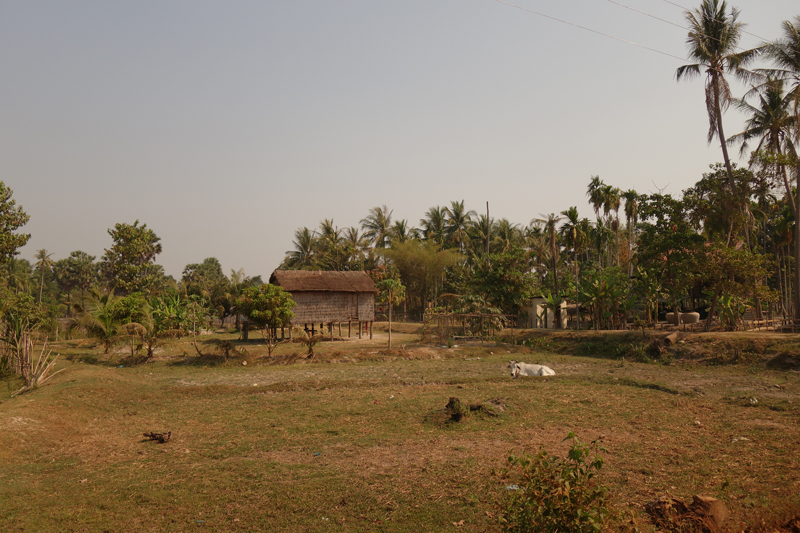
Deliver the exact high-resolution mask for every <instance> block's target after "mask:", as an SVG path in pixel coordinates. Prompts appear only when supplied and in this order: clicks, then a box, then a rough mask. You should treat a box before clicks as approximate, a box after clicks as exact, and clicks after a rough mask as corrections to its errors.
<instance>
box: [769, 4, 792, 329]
mask: <svg viewBox="0 0 800 533" xmlns="http://www.w3.org/2000/svg"><path fill="white" fill-rule="evenodd" d="M782 27H783V36H782V37H781V38H780V39H777V40H775V41H773V42H771V43H769V44H767V46H766V55H767V57H769V58H770V59H771V60H772V62H773V63H775V65H776V66H777V67H778V68H777V69H774V70H772V71H771V72H770V73H771V74H772V75H774V76H776V77H778V78H780V79H782V80H785V81H788V82H789V85H790V86H789V87H787V95H786V98H787V99H788V101H790V102H791V103H792V110H791V114H792V115H793V116H794V124H793V127H792V129H793V132H794V136H793V138H792V139H791V140H792V142H793V143H794V146H795V149H796V152H795V157H794V163H795V179H796V180H797V181H796V182H795V187H794V188H790V187H789V184H788V183H787V184H785V186H786V194H787V196H788V197H789V198H790V200H791V207H792V212H793V213H794V219H795V221H799V220H800V156H798V154H797V150H800V16H797V17H795V19H794V22H792V21H790V20H787V21H784V22H783V25H782ZM792 189H794V194H792ZM792 248H793V250H792V251H793V255H794V264H795V269H794V284H793V285H794V286H793V293H792V296H793V297H792V300H793V302H794V313H795V314H794V317H795V319H800V224H798V223H795V225H794V237H793V239H792Z"/></svg>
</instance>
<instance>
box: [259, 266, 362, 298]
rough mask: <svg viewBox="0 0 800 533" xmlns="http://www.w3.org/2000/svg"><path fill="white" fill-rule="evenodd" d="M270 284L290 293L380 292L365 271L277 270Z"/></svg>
mask: <svg viewBox="0 0 800 533" xmlns="http://www.w3.org/2000/svg"><path fill="white" fill-rule="evenodd" d="M269 282H270V283H272V284H274V285H278V286H279V287H281V288H283V289H284V290H286V291H289V292H372V293H374V292H378V291H377V290H376V289H375V283H374V282H373V281H372V278H370V277H369V276H368V275H367V273H366V272H363V271H359V272H331V271H322V270H276V271H275V272H273V273H272V275H271V276H270V277H269Z"/></svg>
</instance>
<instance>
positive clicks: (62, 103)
mask: <svg viewBox="0 0 800 533" xmlns="http://www.w3.org/2000/svg"><path fill="white" fill-rule="evenodd" d="M513 3H515V4H517V5H519V6H522V7H525V8H527V9H530V10H534V11H539V12H541V13H544V14H547V15H550V16H553V17H557V18H561V19H564V20H567V21H569V22H571V23H574V24H578V25H582V26H586V27H589V28H591V29H593V30H596V31H598V32H602V33H606V34H609V35H613V36H616V37H619V38H622V39H626V40H629V41H634V42H636V43H639V44H641V45H644V46H647V47H650V48H653V49H656V50H659V51H661V52H664V53H666V54H671V55H674V56H678V57H682V58H683V57H686V48H685V39H686V30H685V29H682V28H679V27H676V26H673V25H670V24H668V23H666V22H663V21H660V20H656V19H654V18H650V17H648V16H646V15H643V14H640V13H637V12H634V11H632V10H629V9H625V8H623V7H620V6H619V5H616V4H615V3H613V2H610V1H608V0H560V1H556V0H515V1H513ZM622 3H624V4H626V5H627V6H630V7H633V8H635V9H638V10H640V11H644V12H646V13H649V14H651V15H654V16H657V17H660V18H663V19H666V20H668V21H670V22H673V23H674V24H677V25H680V26H683V25H685V22H684V18H683V9H682V8H681V7H678V6H676V5H674V4H672V3H671V2H667V1H664V0H624V1H623V2H622ZM677 3H678V4H680V5H682V6H685V7H690V8H695V7H697V5H699V2H695V3H691V4H689V3H688V2H687V0H681V1H679V2H677ZM733 5H735V6H737V7H738V8H739V9H740V10H741V17H740V20H742V21H744V22H746V23H747V24H748V27H747V31H749V32H750V33H752V34H754V35H755V36H753V35H745V36H744V38H743V40H742V43H741V45H742V47H752V46H755V45H757V44H758V43H759V42H760V39H759V37H760V38H764V39H774V38H776V37H778V36H779V34H780V24H781V22H782V21H784V20H788V19H791V18H793V17H795V16H796V15H800V4H798V2H797V0H740V1H737V2H734V3H733ZM756 36H757V37H756ZM685 63H688V61H687V60H679V59H676V58H673V57H669V56H667V55H662V54H659V53H656V52H653V51H649V50H645V49H643V48H638V47H636V46H633V45H630V44H626V43H623V42H620V41H617V40H613V39H610V38H608V37H604V36H601V35H598V34H596V33H591V32H588V31H585V30H583V29H579V28H576V27H574V26H569V25H566V24H563V23H560V22H557V21H554V20H551V19H548V18H544V17H542V16H539V15H536V14H533V13H530V12H528V11H524V10H522V9H519V8H515V7H512V6H509V5H507V4H503V3H501V2H498V1H497V0H395V1H385V0H326V1H323V0H287V1H283V2H277V1H274V0H261V1H253V2H245V1H226V2H205V1H198V0H191V1H176V0H169V1H164V0H159V1H143V0H138V1H136V2H108V1H95V2H89V1H86V2H83V1H82V2H77V1H65V0H58V1H53V2H45V1H37V0H31V1H25V2H13V1H5V2H2V3H0V71H1V72H2V73H3V74H2V76H0V180H2V181H4V182H5V183H6V185H8V186H9V187H11V188H12V189H13V190H14V198H15V199H16V201H17V203H18V204H20V205H22V206H23V208H24V209H25V211H26V212H27V213H28V214H29V215H30V217H31V219H30V222H29V223H28V224H27V225H26V226H25V227H24V231H25V232H27V233H31V234H32V238H31V240H30V242H29V243H28V245H27V246H26V247H25V248H23V249H22V250H21V257H23V258H26V259H32V258H33V255H34V253H35V252H36V250H39V249H42V248H45V249H47V250H49V251H51V252H53V254H54V258H55V259H60V258H63V257H66V256H67V255H68V254H69V253H70V252H71V251H73V250H84V251H86V252H88V253H90V254H93V255H96V256H98V258H99V257H100V256H101V255H102V253H103V249H104V248H107V247H109V246H110V244H111V238H110V237H109V235H108V233H107V229H108V228H110V227H112V226H113V225H114V224H115V223H117V222H128V223H132V222H133V221H134V220H136V219H139V220H140V221H141V222H143V223H146V224H147V225H148V227H150V228H152V229H153V230H154V231H155V232H156V233H157V234H158V235H159V236H160V237H161V240H162V244H163V248H164V252H163V253H162V254H161V255H160V256H159V257H158V262H159V263H160V264H162V265H164V267H165V268H166V271H167V273H168V274H172V275H174V276H176V277H179V276H180V273H181V271H182V270H183V267H184V266H185V265H186V264H187V263H196V262H200V261H202V260H203V259H204V258H206V257H211V256H214V257H217V258H218V259H219V260H220V262H221V263H222V266H223V268H224V269H225V272H226V274H227V273H229V272H230V269H239V268H244V269H245V271H246V272H247V274H249V275H258V274H260V275H262V276H264V277H265V278H266V277H268V276H269V274H270V273H271V272H272V270H274V269H275V268H276V267H277V266H278V264H279V263H280V261H281V260H282V259H283V257H284V254H285V252H286V251H287V250H290V249H292V239H293V234H294V231H295V230H296V229H297V228H300V227H303V226H308V227H309V228H314V227H316V226H318V224H319V222H320V221H321V220H322V219H324V218H332V219H333V220H334V222H335V224H336V225H337V226H339V227H340V228H344V227H348V226H358V223H359V221H360V220H361V219H362V218H364V217H365V216H366V215H367V213H368V211H369V209H370V208H372V207H374V206H378V205H383V204H385V205H387V206H388V207H389V208H390V209H392V210H393V218H395V219H398V218H400V219H403V218H405V219H408V221H409V223H410V224H411V225H414V226H418V225H419V219H420V218H422V216H423V215H424V213H425V212H426V211H427V210H428V209H429V208H430V207H432V206H435V205H448V204H449V202H450V201H451V200H462V199H463V200H465V201H466V204H467V207H468V208H471V209H475V210H478V211H479V212H483V211H484V210H485V205H486V202H487V201H488V202H489V204H490V210H491V215H492V216H493V217H495V218H500V217H505V218H508V219H510V220H511V221H513V222H517V223H520V224H523V225H525V224H528V223H529V222H530V220H531V219H532V218H537V217H539V216H540V214H541V213H551V212H559V211H562V210H564V209H567V208H568V207H570V206H572V205H576V206H578V209H579V212H580V213H581V215H582V216H589V217H591V216H592V215H593V213H592V210H591V208H590V207H589V205H588V204H587V202H586V194H585V193H586V186H587V184H588V182H589V179H590V177H591V176H592V175H599V176H600V177H601V178H602V179H603V180H604V181H605V182H606V183H609V184H612V185H615V186H617V187H620V188H622V189H628V188H635V189H636V190H638V191H639V192H641V193H647V192H654V191H655V190H656V188H659V189H663V190H665V191H666V192H671V193H678V192H679V191H681V190H682V189H684V188H686V187H688V186H690V185H692V184H693V183H694V182H696V181H697V180H698V179H699V178H700V177H701V175H702V173H703V172H704V171H706V170H707V168H708V165H709V164H711V163H714V162H716V161H720V160H721V159H722V156H721V154H720V150H719V146H718V144H713V145H712V146H707V144H706V132H707V129H708V120H707V116H706V111H705V104H704V96H703V80H702V79H696V80H692V81H688V82H682V83H680V84H678V83H676V81H675V69H676V68H677V67H679V66H680V65H682V64H685ZM735 92H736V93H737V95H741V94H742V93H743V92H744V91H743V90H742V88H741V87H739V86H735ZM725 127H726V133H727V134H728V135H731V134H734V133H737V132H738V131H740V130H741V128H742V116H741V115H739V114H738V113H737V112H735V111H733V110H731V111H729V112H728V114H727V115H726V117H725ZM734 153H738V150H737V151H735V152H734Z"/></svg>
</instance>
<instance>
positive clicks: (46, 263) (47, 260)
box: [33, 248, 55, 303]
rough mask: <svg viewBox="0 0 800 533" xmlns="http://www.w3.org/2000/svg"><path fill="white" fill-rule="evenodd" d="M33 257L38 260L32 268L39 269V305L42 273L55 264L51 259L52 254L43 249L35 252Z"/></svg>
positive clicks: (42, 287)
mask: <svg viewBox="0 0 800 533" xmlns="http://www.w3.org/2000/svg"><path fill="white" fill-rule="evenodd" d="M33 257H34V259H38V261H36V263H34V266H35V267H36V268H38V269H39V273H40V274H41V280H40V282H39V303H42V290H43V289H44V273H45V272H49V271H50V270H52V268H53V265H54V264H55V262H54V261H53V259H52V257H53V254H51V253H50V252H48V251H47V250H45V249H44V248H42V249H41V250H39V251H37V252H36V255H34V256H33Z"/></svg>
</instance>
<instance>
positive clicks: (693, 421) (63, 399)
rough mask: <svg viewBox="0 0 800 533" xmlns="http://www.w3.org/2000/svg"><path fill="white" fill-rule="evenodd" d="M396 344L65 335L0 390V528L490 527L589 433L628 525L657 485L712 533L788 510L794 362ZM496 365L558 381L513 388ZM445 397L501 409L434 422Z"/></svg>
mask: <svg viewBox="0 0 800 533" xmlns="http://www.w3.org/2000/svg"><path fill="white" fill-rule="evenodd" d="M395 331H398V330H395ZM393 341H394V342H395V343H396V345H397V346H399V348H397V349H395V350H392V351H388V350H386V349H385V338H380V332H378V331H376V336H375V338H374V339H373V340H372V341H369V340H366V339H365V340H363V341H362V342H360V343H358V342H355V341H354V340H350V341H340V342H325V343H323V344H321V345H319V347H318V349H317V350H316V351H317V355H316V356H315V358H314V359H313V360H311V361H309V360H307V359H305V358H304V357H303V355H302V353H303V348H302V347H299V346H296V345H294V346H293V345H281V346H279V347H278V349H277V350H276V352H275V356H274V357H273V358H272V359H265V358H264V357H263V356H262V355H263V354H264V353H266V348H265V347H259V346H257V344H258V343H257V342H251V343H249V344H248V345H246V346H245V349H246V350H247V355H246V356H244V357H239V358H232V359H231V360H229V361H228V363H227V364H223V363H221V362H214V361H202V362H200V361H198V358H197V357H195V356H192V355H191V351H190V350H193V348H192V347H191V345H186V343H181V342H178V343H175V344H174V345H172V346H170V347H169V348H168V349H166V350H164V351H162V352H161V353H159V354H157V356H156V360H155V361H153V362H149V363H146V364H138V365H135V366H128V365H126V364H123V368H119V365H120V364H121V363H120V361H121V359H120V358H121V357H122V354H117V355H115V356H114V357H113V358H112V359H110V360H109V359H104V358H102V357H101V356H100V355H98V353H97V351H87V350H86V349H85V348H81V349H76V348H75V347H74V346H75V344H69V345H62V346H61V347H60V348H61V351H62V353H64V354H65V355H68V356H71V358H72V362H66V363H63V364H61V365H60V368H65V371H64V372H62V373H61V374H60V375H59V376H58V377H57V378H55V379H54V380H53V381H52V383H51V384H49V385H47V386H45V387H42V388H41V389H39V390H36V391H34V392H33V393H29V394H25V395H22V396H20V397H18V398H15V399H12V400H9V399H7V398H8V397H7V395H6V396H0V399H2V401H3V403H2V404H0V530H2V531H104V530H109V531H161V530H164V529H167V530H173V531H183V530H188V529H193V528H197V527H204V528H207V529H210V530H212V531H253V530H264V531H267V530H269V531H330V530H342V531H442V530H450V529H453V530H461V531H495V530H497V527H496V525H495V522H494V520H493V518H492V516H493V514H494V512H495V507H494V504H495V502H496V501H497V499H498V498H501V497H502V495H503V486H504V485H503V480H502V479H501V478H499V477H497V476H494V475H493V471H494V470H497V469H500V468H501V467H502V466H504V463H505V458H506V457H507V455H508V454H509V453H520V452H522V451H526V450H527V451H529V452H534V451H535V450H536V449H538V447H540V446H544V447H545V448H546V449H547V450H548V451H549V452H550V453H555V454H563V453H565V452H566V450H567V447H568V443H564V442H562V439H563V438H564V437H565V436H566V435H567V433H568V432H570V431H573V432H575V433H576V435H578V436H579V437H580V438H581V439H582V440H584V441H589V440H593V439H599V440H600V441H601V442H602V443H603V445H604V446H605V448H606V449H607V451H606V452H604V454H603V455H604V457H605V460H606V466H605V467H604V469H603V471H602V476H603V481H604V483H606V484H607V485H608V486H609V487H610V488H611V501H612V502H613V504H614V507H615V509H616V510H617V511H619V512H620V513H632V515H631V516H633V519H634V520H635V521H636V523H638V524H639V526H640V527H641V528H642V529H643V530H648V527H649V526H648V523H647V520H646V518H645V517H644V516H643V513H642V508H643V506H644V504H646V503H647V502H649V501H651V500H652V499H654V498H656V497H658V496H662V495H670V496H674V497H677V498H681V499H684V500H686V499H690V498H691V496H692V495H693V494H706V495H710V496H714V497H717V498H720V499H722V500H723V501H724V502H725V503H726V504H727V505H728V507H729V508H730V510H731V514H732V516H731V518H730V531H742V530H750V531H773V530H774V528H775V527H776V526H779V525H781V524H785V523H786V522H787V521H788V520H789V518H791V516H792V515H793V514H796V513H798V512H800V501H798V494H799V493H800V490H799V489H800V458H798V456H797V453H796V450H797V448H798V444H800V424H798V422H799V421H800V420H798V418H799V417H798V414H800V410H798V401H799V400H800V379H799V378H798V373H796V372H793V371H790V370H772V369H769V368H767V367H766V365H765V362H764V360H760V361H754V360H748V361H747V362H746V363H741V364H735V365H729V366H714V367H711V366H707V365H698V364H695V363H675V364H672V365H670V366H662V365H658V364H639V363H628V362H620V361H613V360H602V359H592V358H585V357H574V356H570V355H563V354H547V353H536V352H531V351H530V350H528V349H525V348H520V347H513V346H507V345H495V344H489V343H485V344H480V343H472V344H468V345H460V346H458V347H457V348H453V349H447V348H441V347H436V346H419V345H417V344H416V343H415V335H414V333H413V331H412V330H411V329H410V326H409V332H408V333H397V336H395V334H394V333H393ZM403 345H405V346H403ZM259 348H261V349H259ZM262 350H263V352H262ZM184 353H185V354H186V355H184ZM508 359H520V360H526V361H528V362H538V363H544V364H547V365H548V366H551V367H552V368H554V369H555V370H556V372H557V373H558V375H557V376H556V377H554V378H548V379H522V378H520V379H518V380H511V378H510V376H509V371H508V370H507V369H506V365H507V361H508ZM79 360H84V361H85V362H78V361H79ZM245 362H246V363H247V364H246V365H245V364H243V363H245ZM10 385H12V386H10V387H9V388H13V384H10ZM451 396H455V397H458V398H459V399H460V400H461V401H462V403H464V404H469V403H475V402H480V401H487V400H490V399H499V401H500V402H502V405H503V406H504V408H505V410H504V411H503V413H502V414H501V416H499V417H489V416H478V415H475V414H473V415H469V416H467V417H465V418H464V419H463V420H462V422H459V423H441V422H440V418H441V417H439V418H437V416H436V414H437V413H440V412H441V411H442V410H443V409H444V407H445V405H446V403H447V401H448V398H449V397H451ZM751 398H755V399H756V400H757V403H755V404H753V403H752V402H751ZM150 431H154V432H162V431H171V432H172V438H171V439H170V441H169V442H168V443H166V444H162V445H159V444H156V443H155V442H152V441H150V440H149V439H146V438H143V437H142V433H143V432H150ZM462 520H463V522H461V521H462ZM622 521H623V520H622V518H619V519H618V521H617V522H615V526H613V527H614V528H617V527H621V524H622ZM454 523H455V524H461V525H460V526H454V525H453V524H454Z"/></svg>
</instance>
